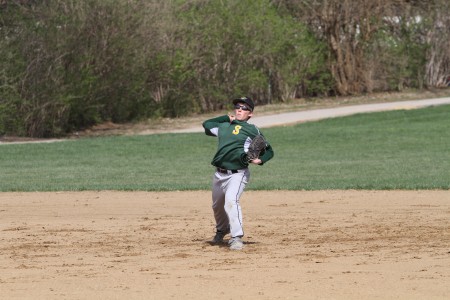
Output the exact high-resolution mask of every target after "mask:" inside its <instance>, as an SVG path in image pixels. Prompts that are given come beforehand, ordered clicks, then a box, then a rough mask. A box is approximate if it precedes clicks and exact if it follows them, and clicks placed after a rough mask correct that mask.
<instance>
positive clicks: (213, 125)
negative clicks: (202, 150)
mask: <svg viewBox="0 0 450 300" xmlns="http://www.w3.org/2000/svg"><path fill="white" fill-rule="evenodd" d="M233 104H234V112H235V114H234V115H224V116H220V117H216V118H213V119H210V120H206V121H205V122H203V128H204V129H205V134H206V135H209V136H215V137H218V140H219V143H218V148H217V152H216V154H215V156H214V158H213V160H212V162H211V164H212V165H213V166H214V167H215V172H214V176H213V183H212V209H213V212H214V218H215V221H216V235H215V236H214V238H213V240H212V241H211V243H212V244H222V243H223V239H224V236H225V235H227V234H228V233H230V235H231V238H230V240H229V242H228V245H229V247H230V249H232V250H241V249H242V248H243V247H244V243H243V242H242V237H243V236H244V230H243V227H242V211H241V206H240V204H239V199H240V197H241V195H242V193H243V191H244V189H245V186H246V185H247V183H248V182H249V179H250V171H249V168H248V165H249V163H252V164H256V165H263V164H264V163H265V162H267V161H268V160H270V159H271V158H272V157H273V155H274V152H273V150H272V147H271V145H270V144H269V143H268V142H267V141H265V140H264V149H263V150H262V152H261V155H260V156H259V157H257V158H255V159H252V160H250V161H249V159H248V156H249V155H248V154H249V147H250V146H251V144H252V140H256V138H255V137H256V136H258V135H262V134H261V132H260V130H259V129H258V128H257V127H256V126H255V125H253V124H249V123H247V121H248V120H249V119H250V118H251V117H252V116H253V109H254V108H255V105H254V103H253V101H252V99H250V98H248V97H242V98H238V99H234V100H233Z"/></svg>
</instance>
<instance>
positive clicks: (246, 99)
mask: <svg viewBox="0 0 450 300" xmlns="http://www.w3.org/2000/svg"><path fill="white" fill-rule="evenodd" d="M239 102H242V103H245V104H247V105H248V107H249V108H250V109H251V110H252V111H253V109H254V108H255V103H253V100H252V99H250V98H249V97H241V98H236V99H234V100H233V104H234V105H236V104H237V103H239Z"/></svg>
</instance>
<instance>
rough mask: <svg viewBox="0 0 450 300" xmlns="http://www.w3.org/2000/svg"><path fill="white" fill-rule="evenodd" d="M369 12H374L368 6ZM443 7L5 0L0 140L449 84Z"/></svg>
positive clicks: (448, 25) (0, 8)
mask: <svg viewBox="0 0 450 300" xmlns="http://www.w3.org/2000/svg"><path fill="white" fill-rule="evenodd" d="M369 8H370V9H369ZM449 10H450V4H449V2H448V1H446V0H433V1H426V2H423V1H406V0H405V1H403V0H377V1H373V0H370V1H369V0H359V1H339V0H314V1H313V0H303V1H291V0H272V1H269V0H229V1H220V0H210V1H205V0H168V1H159V0H145V1H144V0H102V1H99V0H39V1H38V0H20V1H19V0H16V1H14V0H3V1H0V135H20V136H30V137H51V136H63V135H65V134H67V133H68V132H71V131H74V130H81V129H84V128H88V127H90V126H92V125H95V124H98V123H101V122H105V121H112V122H133V121H139V120H142V119H148V118H159V117H179V116H183V115H188V114H190V113H202V112H208V111H215V110H220V109H223V108H224V106H226V105H228V103H229V99H230V98H231V97H236V96H242V95H248V96H251V97H253V98H255V99H256V102H257V104H258V105H260V104H265V103H276V102H286V101H289V99H292V98H297V97H316V96H327V95H358V94H362V93H370V92H377V91H393V90H395V91H397V90H402V89H405V88H429V87H442V86H446V85H447V84H448V79H449V75H450V47H449V46H450V45H449V44H448V43H449V41H450V39H449V36H450V34H449V32H450V17H449V16H448V14H446V13H444V12H448V11H449Z"/></svg>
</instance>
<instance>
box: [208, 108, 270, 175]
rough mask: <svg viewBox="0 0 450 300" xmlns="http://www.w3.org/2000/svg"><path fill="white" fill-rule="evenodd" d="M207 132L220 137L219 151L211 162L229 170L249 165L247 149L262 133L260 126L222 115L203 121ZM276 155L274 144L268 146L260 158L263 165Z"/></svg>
mask: <svg viewBox="0 0 450 300" xmlns="http://www.w3.org/2000/svg"><path fill="white" fill-rule="evenodd" d="M203 128H204V129H205V133H206V134H207V135H209V136H216V137H218V138H219V144H218V147H217V152H216V154H215V155H214V158H213V160H212V162H211V164H212V165H213V166H215V167H218V168H222V169H227V170H240V169H244V168H247V167H248V161H247V151H248V146H249V145H250V143H251V141H252V139H253V138H254V137H255V136H256V135H258V134H262V133H261V132H260V130H259V129H258V127H256V126H255V125H253V124H249V123H247V122H245V121H238V120H233V121H232V122H231V123H230V118H229V116H227V115H225V116H220V117H217V118H213V119H209V120H206V121H205V122H203ZM273 155H274V152H273V149H272V146H271V145H270V144H269V143H267V147H266V149H265V151H264V152H263V154H262V155H261V157H260V159H261V161H262V163H261V165H262V164H264V163H265V162H267V161H268V160H270V159H271V158H272V157H273Z"/></svg>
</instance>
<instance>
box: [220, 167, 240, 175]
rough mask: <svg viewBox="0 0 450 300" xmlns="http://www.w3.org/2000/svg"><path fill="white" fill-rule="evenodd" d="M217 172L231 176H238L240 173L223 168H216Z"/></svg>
mask: <svg viewBox="0 0 450 300" xmlns="http://www.w3.org/2000/svg"><path fill="white" fill-rule="evenodd" d="M216 170H217V172H219V173H224V174H230V173H232V174H236V173H238V172H239V171H238V170H227V169H222V168H216Z"/></svg>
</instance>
